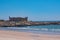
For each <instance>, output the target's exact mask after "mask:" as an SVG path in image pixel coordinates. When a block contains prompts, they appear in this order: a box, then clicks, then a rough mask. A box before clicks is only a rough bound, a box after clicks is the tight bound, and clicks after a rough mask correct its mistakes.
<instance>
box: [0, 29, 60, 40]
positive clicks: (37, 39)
mask: <svg viewBox="0 0 60 40" xmlns="http://www.w3.org/2000/svg"><path fill="white" fill-rule="evenodd" d="M0 40H60V35H48V34H34V33H29V32H16V31H2V30H0Z"/></svg>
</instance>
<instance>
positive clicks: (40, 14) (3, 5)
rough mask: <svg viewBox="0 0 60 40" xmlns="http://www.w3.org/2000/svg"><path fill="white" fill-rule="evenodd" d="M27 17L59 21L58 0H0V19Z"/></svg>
mask: <svg viewBox="0 0 60 40" xmlns="http://www.w3.org/2000/svg"><path fill="white" fill-rule="evenodd" d="M9 16H11V17H26V16H27V17H28V18H29V20H33V21H57V20H59V21H60V0H0V19H8V17H9Z"/></svg>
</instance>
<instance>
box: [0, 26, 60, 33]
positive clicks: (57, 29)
mask: <svg viewBox="0 0 60 40" xmlns="http://www.w3.org/2000/svg"><path fill="white" fill-rule="evenodd" d="M0 30H11V31H20V32H33V33H44V34H60V25H40V26H25V27H0Z"/></svg>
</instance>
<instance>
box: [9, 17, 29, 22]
mask: <svg viewBox="0 0 60 40" xmlns="http://www.w3.org/2000/svg"><path fill="white" fill-rule="evenodd" d="M9 21H28V17H25V18H22V17H9Z"/></svg>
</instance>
